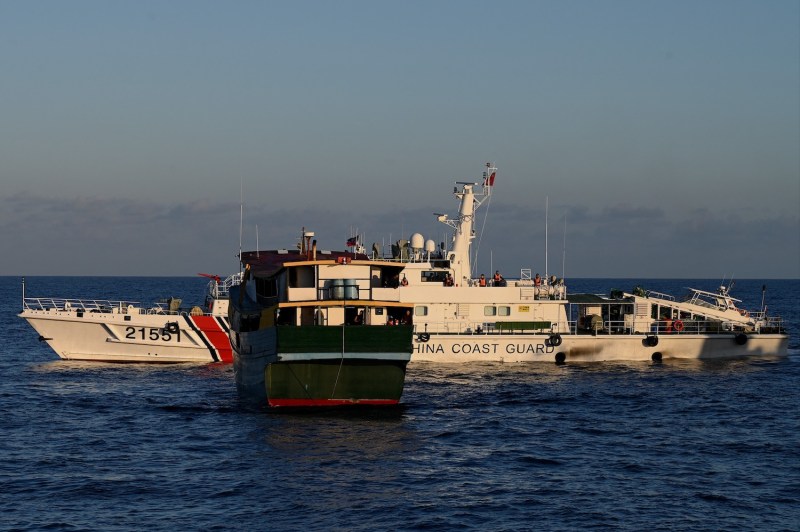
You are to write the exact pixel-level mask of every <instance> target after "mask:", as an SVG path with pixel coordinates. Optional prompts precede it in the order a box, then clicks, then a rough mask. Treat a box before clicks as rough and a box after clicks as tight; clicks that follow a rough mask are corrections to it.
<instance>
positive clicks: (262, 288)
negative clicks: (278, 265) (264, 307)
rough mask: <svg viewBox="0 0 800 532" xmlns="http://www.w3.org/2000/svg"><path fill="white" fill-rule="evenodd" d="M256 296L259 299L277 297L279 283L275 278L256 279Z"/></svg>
mask: <svg viewBox="0 0 800 532" xmlns="http://www.w3.org/2000/svg"><path fill="white" fill-rule="evenodd" d="M255 281H256V295H257V296H258V297H259V298H269V297H277V295H278V283H277V282H276V280H275V278H274V277H270V278H268V279H265V278H263V277H256V279H255Z"/></svg>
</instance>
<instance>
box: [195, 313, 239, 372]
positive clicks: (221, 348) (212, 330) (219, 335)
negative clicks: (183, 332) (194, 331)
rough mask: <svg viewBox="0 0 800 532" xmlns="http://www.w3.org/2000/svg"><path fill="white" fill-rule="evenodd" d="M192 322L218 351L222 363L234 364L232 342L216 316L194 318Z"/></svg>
mask: <svg viewBox="0 0 800 532" xmlns="http://www.w3.org/2000/svg"><path fill="white" fill-rule="evenodd" d="M192 321H193V322H194V324H195V325H196V326H197V328H198V329H200V331H201V332H202V333H203V334H204V335H206V338H208V341H209V342H210V343H211V345H212V346H214V349H216V350H217V354H218V355H219V359H220V361H222V362H226V363H231V362H233V351H232V350H231V342H230V339H229V338H228V333H226V332H225V331H224V330H223V329H222V327H220V325H219V323H217V319H216V318H214V316H192Z"/></svg>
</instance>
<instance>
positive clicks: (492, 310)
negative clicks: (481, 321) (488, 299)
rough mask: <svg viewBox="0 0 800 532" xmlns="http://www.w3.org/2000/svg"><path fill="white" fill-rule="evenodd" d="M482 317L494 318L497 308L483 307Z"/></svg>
mask: <svg viewBox="0 0 800 532" xmlns="http://www.w3.org/2000/svg"><path fill="white" fill-rule="evenodd" d="M483 315H484V316H496V315H497V307H494V306H491V305H486V306H485V307H483Z"/></svg>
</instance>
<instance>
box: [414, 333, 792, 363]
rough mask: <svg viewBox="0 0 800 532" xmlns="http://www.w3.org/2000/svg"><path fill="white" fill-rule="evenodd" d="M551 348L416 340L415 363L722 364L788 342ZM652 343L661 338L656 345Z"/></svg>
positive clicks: (725, 340)
mask: <svg viewBox="0 0 800 532" xmlns="http://www.w3.org/2000/svg"><path fill="white" fill-rule="evenodd" d="M559 337H560V339H561V342H560V345H557V346H556V345H553V343H554V342H553V341H551V340H550V336H549V335H546V334H518V335H508V334H505V335H501V334H483V335H481V334H475V335H458V334H457V335H443V334H438V335H437V334H431V335H430V336H429V340H428V341H427V342H423V341H421V340H420V339H419V337H417V338H416V339H415V340H414V346H413V351H412V356H411V359H412V361H415V362H445V363H453V362H542V361H544V362H604V361H623V360H625V361H652V360H667V359H723V358H740V357H770V356H774V357H782V356H786V355H787V351H788V343H789V340H788V337H787V336H786V335H783V334H750V335H746V340H745V341H744V343H740V342H742V337H741V336H739V335H737V334H713V335H678V334H675V335H659V336H657V337H654V336H652V335H644V334H630V335H597V336H593V335H591V334H587V335H581V334H562V335H560V336H559ZM651 338H657V341H655V345H651V344H652V343H654V341H653V340H652V339H651Z"/></svg>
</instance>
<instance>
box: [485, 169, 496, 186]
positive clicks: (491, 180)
mask: <svg viewBox="0 0 800 532" xmlns="http://www.w3.org/2000/svg"><path fill="white" fill-rule="evenodd" d="M496 173H497V172H492V175H490V176H489V177H484V178H483V186H485V187H493V186H494V176H495V174H496ZM483 175H484V176H485V175H486V174H483Z"/></svg>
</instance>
